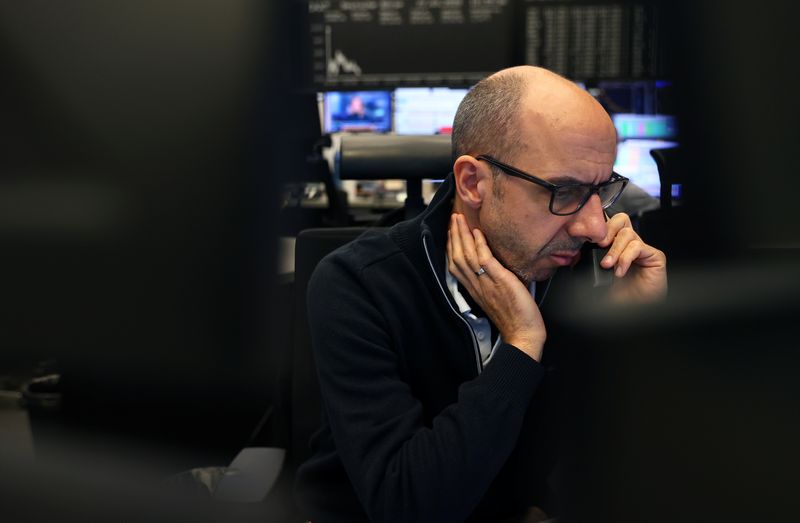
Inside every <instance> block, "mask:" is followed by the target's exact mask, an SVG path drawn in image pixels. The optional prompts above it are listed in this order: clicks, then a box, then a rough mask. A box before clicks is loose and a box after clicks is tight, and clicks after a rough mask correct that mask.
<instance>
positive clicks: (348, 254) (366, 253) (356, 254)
mask: <svg viewBox="0 0 800 523" xmlns="http://www.w3.org/2000/svg"><path fill="white" fill-rule="evenodd" d="M401 255H402V250H401V249H400V247H399V246H398V245H397V243H396V242H395V241H394V239H393V238H392V234H391V229H390V228H386V227H376V228H370V229H367V230H366V231H364V232H363V233H362V234H361V235H359V236H358V237H357V238H355V239H354V240H352V241H350V242H348V243H346V244H344V245H342V246H341V247H339V248H337V249H336V250H334V251H332V252H331V253H330V254H328V255H327V256H325V258H323V259H322V261H321V262H320V267H323V268H328V269H333V268H334V267H337V268H339V269H340V270H341V269H344V270H349V271H354V272H359V273H360V272H363V271H364V270H366V269H368V268H370V267H375V266H376V265H380V264H381V263H383V262H386V261H387V260H391V259H392V258H394V257H396V256H401Z"/></svg>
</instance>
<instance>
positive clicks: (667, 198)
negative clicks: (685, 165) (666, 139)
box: [650, 147, 683, 209]
mask: <svg viewBox="0 0 800 523" xmlns="http://www.w3.org/2000/svg"><path fill="white" fill-rule="evenodd" d="M650 156H652V157H653V160H655V161H656V166H657V167H658V179H659V182H660V183H661V193H660V198H659V199H660V202H661V208H662V209H670V208H671V207H672V186H673V185H676V184H680V183H681V182H682V181H683V177H682V173H683V169H681V165H680V162H681V156H680V149H679V148H678V147H669V148H666V149H652V150H651V151H650Z"/></svg>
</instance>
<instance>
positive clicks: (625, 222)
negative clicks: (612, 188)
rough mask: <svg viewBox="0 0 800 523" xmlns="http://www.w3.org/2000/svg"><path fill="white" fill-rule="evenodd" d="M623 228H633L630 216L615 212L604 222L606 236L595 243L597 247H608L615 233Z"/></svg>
mask: <svg viewBox="0 0 800 523" xmlns="http://www.w3.org/2000/svg"><path fill="white" fill-rule="evenodd" d="M625 228H628V229H631V231H632V230H633V226H632V225H631V218H630V216H628V215H627V214H625V213H624V212H620V213H617V214H615V215H614V216H612V217H611V218H609V220H608V221H607V222H606V237H605V238H603V239H602V240H600V241H599V242H597V245H598V246H599V247H608V246H609V245H611V243H612V242H613V241H614V239H615V238H616V237H617V234H619V232H620V231H621V230H622V229H625Z"/></svg>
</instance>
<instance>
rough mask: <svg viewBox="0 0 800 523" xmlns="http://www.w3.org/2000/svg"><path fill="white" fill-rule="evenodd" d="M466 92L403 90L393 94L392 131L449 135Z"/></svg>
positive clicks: (439, 89) (421, 89) (432, 89)
mask: <svg viewBox="0 0 800 523" xmlns="http://www.w3.org/2000/svg"><path fill="white" fill-rule="evenodd" d="M467 91H468V89H448V88H446V87H435V88H427V87H406V88H399V89H397V90H395V92H394V130H395V132H396V133H397V134H407V135H431V134H450V133H451V132H452V131H453V118H454V117H455V115H456V110H457V109H458V104H460V103H461V100H462V99H463V98H464V96H465V95H466V94H467Z"/></svg>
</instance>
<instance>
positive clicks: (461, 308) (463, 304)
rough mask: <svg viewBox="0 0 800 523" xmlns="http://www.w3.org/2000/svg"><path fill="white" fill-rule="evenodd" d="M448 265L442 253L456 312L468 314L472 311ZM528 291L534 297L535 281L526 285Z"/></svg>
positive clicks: (448, 261)
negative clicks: (456, 307) (456, 308)
mask: <svg viewBox="0 0 800 523" xmlns="http://www.w3.org/2000/svg"><path fill="white" fill-rule="evenodd" d="M449 266H450V260H449V259H448V258H447V255H446V254H445V255H444V276H445V278H446V281H447V288H448V290H449V291H450V294H451V295H452V296H453V300H455V302H456V305H457V306H458V312H460V313H461V314H468V313H471V312H472V307H470V306H469V303H467V300H466V299H464V296H462V295H461V291H459V290H458V280H457V279H456V277H455V276H453V275H452V274H450V270H449V269H448V267H449ZM528 292H530V293H531V296H533V297H534V298H535V297H536V282H535V281H532V282H531V284H530V286H529V287H528Z"/></svg>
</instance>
